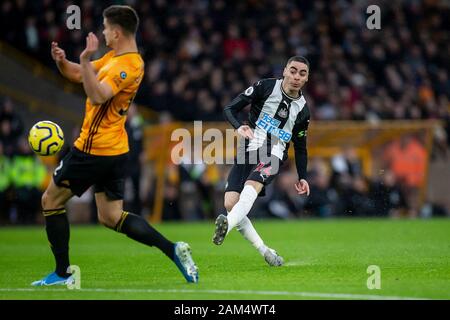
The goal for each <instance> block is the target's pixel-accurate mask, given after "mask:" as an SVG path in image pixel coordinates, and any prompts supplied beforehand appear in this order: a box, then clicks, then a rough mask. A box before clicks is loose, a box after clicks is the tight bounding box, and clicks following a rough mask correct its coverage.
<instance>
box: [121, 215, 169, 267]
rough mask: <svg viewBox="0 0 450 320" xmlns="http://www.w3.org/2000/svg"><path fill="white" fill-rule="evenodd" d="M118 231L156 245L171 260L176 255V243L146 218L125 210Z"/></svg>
mask: <svg viewBox="0 0 450 320" xmlns="http://www.w3.org/2000/svg"><path fill="white" fill-rule="evenodd" d="M114 229H115V230H116V231H117V232H121V233H124V234H126V235H127V236H128V237H129V238H131V239H133V240H136V241H138V242H140V243H143V244H146V245H148V246H155V247H157V248H158V249H159V250H161V251H162V252H164V253H165V254H166V256H168V257H169V258H170V259H171V260H173V257H174V243H173V242H171V241H169V240H167V239H166V238H165V237H164V236H163V235H162V234H160V233H159V232H158V231H157V230H156V229H154V228H153V227H152V226H151V225H150V224H149V223H148V222H147V221H145V219H144V218H142V217H140V216H137V215H135V214H133V213H129V212H126V211H124V212H123V213H122V217H121V218H120V220H119V223H118V224H117V226H116V227H115V228H114Z"/></svg>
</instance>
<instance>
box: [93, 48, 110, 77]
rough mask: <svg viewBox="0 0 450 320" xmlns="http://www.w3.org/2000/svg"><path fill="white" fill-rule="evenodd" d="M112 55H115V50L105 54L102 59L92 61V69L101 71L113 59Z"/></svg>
mask: <svg viewBox="0 0 450 320" xmlns="http://www.w3.org/2000/svg"><path fill="white" fill-rule="evenodd" d="M112 55H114V51H113V50H111V51H109V52H107V53H106V54H104V55H103V57H101V58H100V59H97V60H94V61H91V64H92V67H93V68H94V70H95V72H98V70H100V68H101V67H103V66H104V64H105V63H106V62H107V61H108V60H109V59H110V58H111V56H112Z"/></svg>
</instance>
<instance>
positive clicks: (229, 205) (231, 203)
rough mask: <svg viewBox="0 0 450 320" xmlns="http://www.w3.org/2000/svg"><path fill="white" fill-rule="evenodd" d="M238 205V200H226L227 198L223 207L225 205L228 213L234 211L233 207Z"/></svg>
mask: <svg viewBox="0 0 450 320" xmlns="http://www.w3.org/2000/svg"><path fill="white" fill-rule="evenodd" d="M236 203H237V201H236V199H226V198H225V201H224V204H223V205H224V207H225V209H226V210H227V212H230V211H231V210H232V209H233V207H234V206H235V205H236Z"/></svg>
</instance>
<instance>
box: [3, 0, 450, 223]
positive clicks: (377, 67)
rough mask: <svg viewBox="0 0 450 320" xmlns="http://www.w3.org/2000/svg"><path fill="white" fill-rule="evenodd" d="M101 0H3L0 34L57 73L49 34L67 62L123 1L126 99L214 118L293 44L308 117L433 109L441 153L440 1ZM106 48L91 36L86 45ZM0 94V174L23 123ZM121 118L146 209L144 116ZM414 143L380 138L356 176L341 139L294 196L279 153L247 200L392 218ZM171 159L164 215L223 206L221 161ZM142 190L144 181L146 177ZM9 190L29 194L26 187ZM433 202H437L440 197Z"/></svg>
mask: <svg viewBox="0 0 450 320" xmlns="http://www.w3.org/2000/svg"><path fill="white" fill-rule="evenodd" d="M101 3H102V5H100V2H99V1H93V0H82V1H56V0H38V1H25V0H5V1H2V3H1V5H0V25H1V26H2V30H3V32H2V33H1V34H0V39H1V40H2V41H5V42H7V43H9V44H12V45H14V46H15V47H17V48H18V49H20V50H21V51H24V52H26V53H28V54H30V55H32V56H33V57H35V58H36V59H38V60H39V61H41V62H43V63H45V64H47V65H48V66H49V67H50V68H53V69H55V72H57V71H56V67H55V65H54V63H53V61H52V60H51V57H50V51H49V50H50V43H51V42H52V41H57V42H58V43H59V45H60V46H61V47H62V48H63V49H64V50H65V51H66V56H67V57H68V58H69V59H70V60H74V61H78V56H79V54H80V53H81V51H82V50H83V49H84V46H85V35H86V34H87V33H88V32H90V31H94V32H96V34H97V36H98V37H99V38H100V39H101V40H103V36H102V34H101V31H102V21H103V19H102V11H103V9H104V8H105V7H107V6H108V5H110V4H129V5H132V6H133V7H134V8H135V9H136V10H137V12H138V14H139V16H140V20H141V22H140V28H139V30H138V34H137V39H138V45H139V50H140V52H141V54H142V56H143V58H144V61H145V63H146V73H145V81H143V83H142V85H141V88H140V90H139V92H138V95H137V97H136V99H135V101H136V102H137V103H138V104H139V105H140V106H143V107H146V108H149V109H152V110H154V111H156V112H158V114H160V115H161V119H160V121H167V119H175V120H181V121H192V120H204V121H223V120H224V119H223V116H222V110H223V107H224V106H225V105H226V104H227V103H228V102H229V101H230V100H231V99H232V98H233V97H234V96H235V95H237V94H238V93H240V92H241V91H243V90H244V89H245V88H247V87H248V86H249V85H251V84H252V83H254V82H256V81H257V80H259V79H261V78H266V77H280V76H281V74H282V70H283V67H284V65H285V62H286V59H287V58H288V57H290V56H292V55H297V54H298V55H304V56H306V57H307V58H308V59H309V60H310V62H311V74H310V78H309V81H308V83H307V86H306V88H305V90H304V93H305V95H306V98H307V101H308V105H309V107H310V110H311V112H312V118H313V120H357V121H370V122H376V121H379V120H386V119H441V120H443V121H444V123H445V124H446V125H445V129H444V130H443V131H439V132H438V133H437V134H436V137H435V138H436V141H437V142H438V144H437V146H438V148H439V149H440V150H441V153H442V154H444V155H445V156H447V149H448V144H449V143H450V139H448V137H449V136H450V116H449V110H450V102H449V99H450V74H449V72H450V55H449V54H448V53H449V52H450V39H449V37H450V27H449V26H450V24H449V23H448V21H450V5H449V4H448V2H447V1H439V0H425V1H419V0H409V1H401V0H396V1H364V0H362V1H350V0H338V1H325V0H317V1H288V0H279V1H269V0H247V1H224V0H217V1H207V0H190V1H189V0H174V1H168V0H155V1H140V0H135V1H134V0H130V1H102V2H101ZM71 4H76V5H79V6H80V8H81V28H82V29H81V30H69V29H68V28H67V27H66V19H67V18H68V16H69V15H68V14H67V13H66V9H67V7H68V6H69V5H71ZM370 4H378V5H379V6H380V8H381V29H380V30H369V29H368V28H367V27H366V19H367V18H368V16H369V15H368V14H366V8H367V6H368V5H370ZM445 21H447V22H445ZM106 50H107V49H106V48H104V47H102V48H101V50H100V52H98V54H97V57H100V56H101V54H102V53H104V52H105V51H106ZM5 101H6V102H5V103H4V104H3V106H2V109H1V110H2V111H1V112H2V113H1V114H2V115H1V117H2V118H1V119H2V120H1V142H0V158H1V160H0V165H1V170H2V172H3V170H9V169H5V168H11V166H13V165H12V163H14V160H13V159H14V157H18V156H19V155H22V154H24V153H27V154H28V156H29V157H32V155H30V154H29V151H28V150H27V151H25V148H23V149H20V147H18V146H21V145H24V143H21V141H23V138H21V134H22V133H23V126H22V125H21V121H20V119H18V118H17V117H16V118H14V116H12V115H11V114H14V112H10V111H8V110H12V109H13V108H11V107H8V103H9V104H10V103H11V102H8V99H6V100H5ZM8 112H9V113H8ZM130 118H132V119H135V120H132V121H130V122H129V123H128V124H127V125H128V130H129V135H130V136H131V137H136V141H134V140H133V139H134V138H133V139H131V140H130V143H131V144H132V145H133V146H134V147H132V148H133V150H134V151H133V152H134V154H133V155H132V159H133V160H132V161H134V163H136V162H139V163H140V164H141V166H131V168H132V170H130V173H129V174H130V181H129V182H128V189H129V190H132V191H131V192H129V196H128V197H129V198H130V201H129V203H130V204H131V205H132V208H133V209H132V210H134V211H136V212H138V213H139V212H141V211H142V210H144V211H145V210H146V208H150V209H149V210H151V208H152V205H153V203H152V199H153V197H152V195H148V194H146V192H147V190H142V189H141V185H142V184H143V183H142V177H143V176H145V175H144V173H143V172H142V170H143V169H144V166H142V164H143V156H142V125H143V120H142V118H141V117H140V116H139V115H138V116H137V117H134V116H131V117H130ZM22 137H23V136H22ZM424 152H425V151H424V147H423V144H422V142H421V141H420V137H419V138H418V137H406V138H405V139H403V140H402V141H397V142H393V143H392V144H390V145H389V146H388V147H387V148H386V149H385V151H384V154H383V157H382V159H381V161H382V162H383V166H384V168H385V171H384V172H383V173H382V174H380V175H379V176H376V177H374V178H373V179H372V180H369V179H367V178H366V177H365V176H364V175H363V174H362V172H361V166H360V163H359V162H358V160H357V158H356V157H355V155H354V150H352V149H351V148H349V149H348V150H343V152H342V154H338V155H336V156H335V157H333V158H332V159H322V158H315V159H311V160H310V166H309V173H308V174H309V177H308V179H309V181H310V184H311V187H312V193H311V197H310V198H308V199H307V200H305V199H304V198H299V197H295V195H294V194H293V190H292V188H291V185H292V184H293V183H292V181H291V180H292V179H293V177H295V172H294V171H293V170H294V168H293V166H292V165H291V166H289V165H288V166H287V167H286V169H285V171H283V172H282V173H281V174H280V177H279V178H278V179H276V181H275V183H274V184H273V185H272V186H271V187H270V188H269V189H268V193H267V194H268V195H267V196H266V197H265V198H263V199H261V200H259V201H258V206H257V209H255V210H257V211H258V212H259V213H260V214H261V213H262V214H263V215H264V214H266V215H269V216H278V217H293V216H301V215H305V214H308V213H311V215H312V216H321V217H328V216H339V215H349V214H350V215H357V216H360V215H382V216H388V215H389V216H398V215H400V214H401V213H402V212H406V213H407V214H408V215H410V216H417V215H419V214H420V208H418V203H419V202H420V199H421V195H420V192H419V191H418V190H419V188H418V186H420V184H421V183H424V180H423V176H419V177H417V176H414V170H418V169H419V170H421V171H420V172H422V173H423V172H424V171H425V169H424V168H423V166H424ZM408 155H413V159H414V160H415V161H416V162H415V163H408V160H411V157H409V156H408ZM402 161H403V162H402ZM33 163H38V162H33ZM38 165H39V164H36V166H38ZM405 165H406V167H405ZM172 169H173V170H172ZM172 169H171V170H172V171H171V170H169V169H168V172H169V173H168V183H167V184H166V188H165V190H164V194H165V201H164V215H163V217H164V218H165V219H202V218H205V217H206V218H210V217H213V216H214V215H215V214H217V212H218V211H219V210H222V201H223V184H224V182H225V178H226V176H227V170H228V169H229V168H228V167H226V166H223V167H222V168H220V169H217V168H211V167H207V166H179V167H174V168H172ZM170 172H172V173H170ZM13 176H14V175H8V178H5V176H3V175H1V176H0V194H1V195H0V196H1V197H2V199H10V200H11V201H13V202H14V201H16V202H17V201H19V200H17V199H18V197H19V196H18V195H20V192H13V191H12V190H16V189H17V187H16V185H18V184H17V182H14V179H13V178H11V177H13ZM37 176H38V175H37ZM35 178H36V177H35ZM44 180H45V179H44ZM30 181H31V179H30ZM30 183H31V182H29V184H30ZM33 183H34V187H35V188H36V189H39V188H38V187H37V186H38V185H39V184H40V183H41V184H42V183H44V184H45V181H44V182H43V181H35V182H33ZM19 185H20V184H19ZM144 185H145V183H144ZM150 185H154V181H152V182H151V183H150ZM5 190H6V191H5ZM148 190H150V191H149V192H150V193H151V192H152V191H151V190H152V187H151V186H150V187H149V188H148ZM153 190H154V188H153ZM275 190H276V191H275ZM24 194H26V195H31V194H32V193H31V192H25V193H24ZM153 195H154V194H153ZM5 197H6V198H5ZM418 199H419V200H418ZM22 202H23V203H32V202H31V201H26V198H25V200H23V201H22ZM1 203H2V205H3V204H5V205H6V204H7V203H8V202H5V201H3V200H2V201H1ZM9 203H11V202H9ZM17 203H18V202H17ZM13 208H16V209H11V210H12V211H11V210H10V211H9V212H10V213H11V212H12V213H14V212H15V211H14V210H17V208H19V206H16V205H13ZM180 208H183V210H181V209H180ZM20 210H22V209H19V211H20ZM24 210H25V209H24ZM434 211H435V212H438V213H439V212H441V213H442V210H441V211H440V209H439V208H437V209H436V210H434ZM2 212H4V211H3V210H2ZM14 214H15V213H14ZM443 214H445V213H443ZM19 216H20V215H19Z"/></svg>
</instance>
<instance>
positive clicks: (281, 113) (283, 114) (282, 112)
mask: <svg viewBox="0 0 450 320" xmlns="http://www.w3.org/2000/svg"><path fill="white" fill-rule="evenodd" d="M278 115H279V116H280V117H281V118H286V117H287V116H288V110H287V109H286V108H281V109H280V111H278Z"/></svg>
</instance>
